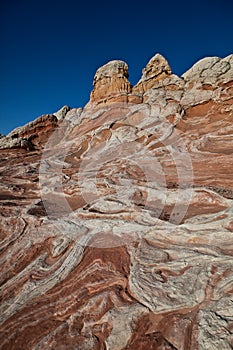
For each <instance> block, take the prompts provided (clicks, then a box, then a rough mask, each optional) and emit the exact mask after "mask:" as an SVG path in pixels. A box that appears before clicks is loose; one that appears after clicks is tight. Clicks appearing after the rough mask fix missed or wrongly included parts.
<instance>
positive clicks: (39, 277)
mask: <svg viewBox="0 0 233 350" xmlns="http://www.w3.org/2000/svg"><path fill="white" fill-rule="evenodd" d="M232 59H233V55H230V56H228V57H226V58H223V59H220V58H216V57H210V58H205V59H203V60H201V61H199V62H197V63H196V64H195V65H194V66H193V67H192V68H191V69H190V70H188V71H187V72H186V73H184V74H183V76H182V77H178V76H176V75H175V74H172V72H171V68H170V67H169V64H168V63H167V61H166V60H165V58H163V57H162V56H161V55H155V56H154V57H153V58H152V59H151V60H150V62H149V63H148V65H147V66H146V68H145V69H144V70H143V73H142V78H141V79H140V81H139V82H138V83H137V84H136V86H134V87H132V86H131V84H130V83H129V81H128V66H127V65H126V63H124V62H123V61H111V62H109V63H108V64H106V65H104V66H103V67H101V68H99V69H98V70H97V72H96V75H95V78H94V90H93V92H92V93H91V98H90V102H89V103H88V104H87V105H86V106H85V108H84V109H81V108H78V109H76V108H69V107H67V106H64V108H62V109H61V110H59V111H58V112H57V113H54V115H46V116H43V117H40V118H39V119H37V120H36V121H34V122H32V123H29V124H28V125H26V126H24V127H21V128H18V129H16V130H14V131H13V132H12V133H10V134H9V135H7V136H6V137H3V138H1V139H0V148H1V150H0V157H1V163H0V176H1V183H0V199H1V213H0V215H1V216H0V217H1V222H0V237H1V256H0V259H1V276H0V279H1V306H0V320H1V335H0V349H4V350H32V349H35V350H47V349H54V350H55V349H56V350H57V349H69V350H74V349H82V350H97V349H98V350H101V349H108V350H124V349H125V350H145V349H146V350H147V349H148V350H149V349H151V350H152V349H153V350H156V349H158V350H159V349H160V350H162V349H167V350H168V349H170V350H174V349H176V350H215V349H216V350H219V349H224V350H230V349H232V348H233V336H232V326H233V236H232V235H233V205H232V204H233V176H232V164H233V147H232V145H233V123H232V120H233V61H232ZM32 135H36V136H32ZM24 137H26V138H27V139H31V140H32V142H34V145H35V148H34V149H32V150H28V149H27V148H22V147H18V146H17V145H18V143H19V142H20V140H21V139H22V138H24ZM14 142H15V143H14Z"/></svg>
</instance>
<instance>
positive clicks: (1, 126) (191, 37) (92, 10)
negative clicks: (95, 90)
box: [0, 0, 233, 134]
mask: <svg viewBox="0 0 233 350" xmlns="http://www.w3.org/2000/svg"><path fill="white" fill-rule="evenodd" d="M0 38H1V68H0V76H1V79H0V96H1V97H0V101H1V108H0V133H3V134H7V133H8V132H10V131H11V130H12V129H13V128H15V127H18V126H20V125H24V124H25V123H27V122H29V121H32V120H34V119H35V118H36V117H38V116H40V115H42V114H46V113H53V112H55V111H56V110H58V109H59V108H61V107H62V106H63V105H65V104H66V105H69V106H71V107H82V106H84V105H85V104H86V103H87V102H88V100H89V95H90V92H91V90H92V81H93V76H94V74H95V71H96V69H97V68H98V67H99V66H101V65H103V64H105V63H106V62H108V61H109V60H112V59H121V60H124V61H126V62H127V63H128V65H129V74H130V77H129V80H130V82H131V83H132V84H135V83H136V82H137V81H138V80H139V78H140V76H141V70H142V69H143V68H144V67H145V65H146V63H147V62H148V60H149V59H150V58H151V57H152V56H153V55H154V54H155V53H161V54H162V55H164V56H165V57H166V58H167V60H168V62H169V63H170V66H171V68H172V71H173V72H174V73H175V74H178V75H181V74H182V73H184V72H185V71H186V70H187V69H189V68H190V67H191V66H192V65H193V64H194V63H195V62H196V61H197V60H199V59H201V58H203V57H206V56H219V57H225V56H227V55H229V54H230V53H233V47H232V46H233V1H232V0H221V1H219V0H206V1H205V0H202V1H200V0H196V1H193V2H189V1H187V0H186V1H161V0H160V1H148V0H143V1H140V2H139V1H136V0H134V1H127V0H126V1H125V2H124V1H121V0H118V1H101V0H100V1H82V2H81V1H78V0H76V1H74V0H66V1H54V0H20V1H19V0H11V1H2V2H1V5H0Z"/></svg>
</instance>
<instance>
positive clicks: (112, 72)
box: [91, 60, 131, 102]
mask: <svg viewBox="0 0 233 350" xmlns="http://www.w3.org/2000/svg"><path fill="white" fill-rule="evenodd" d="M128 76H129V75H128V65H127V64H126V63H125V62H123V61H120V60H114V61H110V62H108V63H107V64H105V65H104V66H102V67H100V68H99V69H98V70H97V72H96V74H95V76H94V82H93V85H94V89H93V91H92V93H91V101H92V102H102V101H106V100H111V101H115V102H116V101H118V102H124V101H127V99H126V95H127V94H128V93H129V92H130V91H131V85H130V83H129V81H128Z"/></svg>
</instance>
